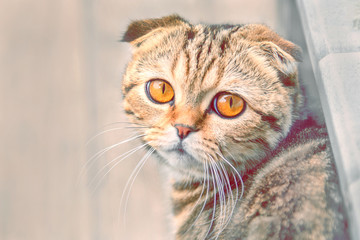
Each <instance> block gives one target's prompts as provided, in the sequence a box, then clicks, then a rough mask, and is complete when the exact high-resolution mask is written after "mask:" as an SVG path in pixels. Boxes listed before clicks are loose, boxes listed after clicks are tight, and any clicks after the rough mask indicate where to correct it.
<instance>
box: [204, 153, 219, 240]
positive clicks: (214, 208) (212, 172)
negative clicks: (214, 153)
mask: <svg viewBox="0 0 360 240" xmlns="http://www.w3.org/2000/svg"><path fill="white" fill-rule="evenodd" d="M209 161H211V160H210V159H209ZM210 170H211V176H212V180H213V184H214V185H213V186H214V187H213V191H214V205H213V209H212V211H213V213H212V217H211V221H210V226H209V229H208V231H207V233H206V234H205V237H204V240H205V239H206V237H207V235H209V233H210V230H211V228H212V226H213V223H214V220H215V213H216V190H215V187H216V184H215V176H214V175H215V173H214V169H213V166H212V165H210Z"/></svg>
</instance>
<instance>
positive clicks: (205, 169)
mask: <svg viewBox="0 0 360 240" xmlns="http://www.w3.org/2000/svg"><path fill="white" fill-rule="evenodd" d="M203 166H204V183H203V189H202V191H201V195H200V197H199V198H198V201H199V200H200V198H201V196H202V194H203V191H204V187H205V184H206V183H205V181H206V178H207V183H209V178H208V170H207V167H208V166H207V162H206V161H205V162H204V165H203ZM208 194H209V184H207V187H206V195H205V200H204V203H203V205H202V208H201V209H200V212H199V214H198V215H197V217H196V218H195V220H194V222H193V223H192V224H191V226H190V227H189V228H188V229H187V230H186V232H185V233H184V235H185V234H186V233H187V232H188V231H189V230H190V229H191V228H192V227H193V226H195V223H196V221H197V220H198V218H199V217H200V215H201V213H202V212H203V210H204V207H205V205H206V201H207V197H208ZM198 201H197V202H196V204H195V206H194V207H193V208H192V210H191V211H190V212H192V211H193V210H194V209H195V207H196V206H197V204H198Z"/></svg>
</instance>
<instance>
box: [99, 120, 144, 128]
mask: <svg viewBox="0 0 360 240" xmlns="http://www.w3.org/2000/svg"><path fill="white" fill-rule="evenodd" d="M116 124H134V125H138V126H143V127H146V125H144V124H140V123H135V122H126V121H117V122H111V123H107V124H105V125H104V127H109V126H112V125H116Z"/></svg>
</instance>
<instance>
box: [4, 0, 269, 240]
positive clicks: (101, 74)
mask: <svg viewBox="0 0 360 240" xmlns="http://www.w3.org/2000/svg"><path fill="white" fill-rule="evenodd" d="M0 5H1V7H0V126H1V128H0V136H1V137H0V161H1V162H0V164H1V165H0V239H4V240H22V239H29V240H33V239H34V240H35V239H36V240H38V239H40V240H42V239H59V240H64V239H65V240H67V239H76V240H78V239H100V240H103V239H115V236H120V237H118V239H126V240H127V239H169V238H168V237H167V235H166V232H168V227H167V222H168V221H167V219H166V218H165V216H166V209H167V207H166V206H165V204H166V201H164V198H165V197H164V195H165V194H164V193H163V191H162V187H161V178H160V176H159V174H158V171H157V169H156V166H155V163H154V162H155V161H154V159H150V160H149V161H148V163H147V164H146V165H145V167H144V169H143V171H142V172H141V173H140V174H139V175H138V177H137V180H136V181H135V184H134V186H133V188H132V194H131V195H130V200H129V204H128V208H127V229H126V231H123V230H119V229H120V228H119V227H117V225H116V222H117V217H118V209H119V203H120V199H121V196H122V192H123V188H124V186H125V182H126V181H127V179H128V177H129V176H130V174H131V172H132V170H133V168H134V167H135V165H136V163H137V161H138V160H139V159H140V158H141V157H142V155H143V153H137V154H134V156H133V157H131V158H130V159H128V160H127V161H124V162H122V163H121V164H119V165H118V166H117V167H116V168H114V169H112V170H111V172H110V173H109V174H108V175H107V176H106V177H105V178H104V179H103V181H102V182H101V184H99V187H98V188H97V189H96V191H95V193H92V192H93V191H94V184H90V183H94V182H95V185H96V184H97V182H98V181H97V180H98V179H96V178H95V180H93V179H94V177H95V176H96V174H97V172H98V171H99V170H100V169H101V168H102V167H103V166H104V165H106V163H107V162H109V161H111V160H112V159H113V158H114V157H116V156H118V155H119V154H121V153H122V152H124V151H127V150H129V149H130V148H133V147H136V146H138V145H139V144H140V143H139V142H136V141H135V142H131V143H130V144H126V145H122V146H120V147H118V148H116V149H114V150H112V151H109V154H107V155H106V156H105V157H104V158H101V159H99V160H98V161H96V162H95V164H94V165H92V166H91V167H89V168H87V171H85V173H86V174H84V175H81V178H80V179H81V181H80V183H79V184H77V182H78V177H79V175H80V172H81V169H82V166H83V165H84V164H85V162H86V161H87V159H89V158H91V156H93V155H94V153H96V152H97V151H99V150H101V149H104V148H105V147H106V146H109V145H111V144H114V143H116V142H119V141H121V140H122V139H124V138H126V137H127V136H128V135H129V134H131V131H129V130H126V131H125V130H124V131H122V130H117V131H113V132H111V133H106V134H104V135H102V136H100V137H98V138H96V140H95V141H93V142H91V143H90V144H89V145H88V146H86V145H85V143H86V140H87V139H89V138H90V137H91V136H92V135H94V134H96V133H98V132H100V131H101V130H102V129H104V128H102V126H104V125H105V124H107V123H112V122H116V121H124V120H125V118H124V116H123V113H122V110H121V95H120V91H119V90H120V82H121V75H122V73H123V70H124V68H125V64H126V61H127V60H128V59H129V57H130V50H129V48H130V47H129V46H128V45H127V44H125V43H119V42H117V40H118V39H119V38H120V36H121V33H122V32H124V31H125V30H126V26H127V24H128V23H129V22H130V20H131V19H141V18H146V17H159V16H163V15H168V14H172V13H179V14H180V15H183V16H184V17H185V18H187V19H189V20H191V21H193V22H199V21H203V22H209V23H224V22H229V23H248V22H265V23H267V24H268V25H270V26H272V27H276V26H275V24H276V22H275V21H276V17H275V14H276V12H275V0H262V1H261V0H251V1H250V0H249V1H246V0H242V1H239V0H217V1H215V0H208V1H205V0H203V1H192V0H183V1H165V0H157V1H145V0H144V1H123V0H116V1H115V0H107V1H73V0H63V1H49V0H37V1H35V0H33V1H29V0H27V1H26V0H17V1H11V0H3V1H2V2H1V3H0ZM121 126H122V125H121V124H117V125H111V126H107V127H106V128H105V129H110V128H114V127H121ZM107 169H109V168H107ZM100 176H102V175H100ZM89 185H90V186H89Z"/></svg>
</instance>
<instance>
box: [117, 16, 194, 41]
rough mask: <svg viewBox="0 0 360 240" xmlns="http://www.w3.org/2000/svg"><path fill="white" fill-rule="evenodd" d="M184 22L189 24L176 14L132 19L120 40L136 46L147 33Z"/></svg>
mask: <svg viewBox="0 0 360 240" xmlns="http://www.w3.org/2000/svg"><path fill="white" fill-rule="evenodd" d="M184 24H186V25H189V23H188V22H187V21H186V20H184V19H183V18H181V17H180V16H178V15H170V16H166V17H162V18H154V19H145V20H138V21H134V22H132V23H131V24H130V25H129V26H128V29H127V31H126V32H125V34H124V36H123V39H122V41H124V42H130V43H131V44H133V45H136V46H138V45H140V44H141V42H142V41H143V40H145V39H146V37H147V35H148V34H149V33H152V32H154V31H159V30H160V31H161V30H162V29H165V28H169V27H173V26H178V25H184Z"/></svg>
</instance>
